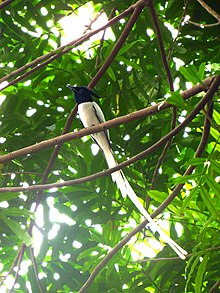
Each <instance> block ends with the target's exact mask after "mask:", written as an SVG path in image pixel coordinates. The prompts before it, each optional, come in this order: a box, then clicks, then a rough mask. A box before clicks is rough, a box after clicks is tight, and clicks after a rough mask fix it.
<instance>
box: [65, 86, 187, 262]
mask: <svg viewBox="0 0 220 293" xmlns="http://www.w3.org/2000/svg"><path fill="white" fill-rule="evenodd" d="M67 87H68V88H70V89H71V90H72V91H73V92H74V96H75V100H76V102H77V104H78V114H79V118H80V120H81V122H82V124H83V126H84V127H85V128H87V127H91V126H94V125H97V124H100V123H102V122H105V117H104V114H103V112H102V110H101V108H100V107H99V105H98V104H97V103H96V102H94V101H93V97H92V96H95V97H97V98H99V96H98V95H96V94H95V93H94V92H93V91H91V90H90V89H88V88H86V87H78V86H75V87H74V86H71V85H69V84H68V85H67ZM91 137H92V138H93V139H94V141H95V142H96V143H97V144H98V146H99V147H100V149H101V150H102V151H103V153H104V156H105V159H106V162H107V164H108V167H109V168H113V167H115V166H116V165H117V162H116V160H115V158H114V155H113V152H112V149H111V145H110V141H109V134H108V131H101V132H98V133H93V134H91ZM111 175H112V180H113V181H114V182H115V183H116V184H117V187H118V188H119V190H120V191H121V194H122V196H123V197H126V195H128V197H129V198H130V200H131V201H132V202H133V204H134V205H135V206H136V208H137V209H138V210H139V211H140V213H141V214H142V215H143V216H144V217H145V218H146V219H147V220H148V222H149V224H150V225H151V226H152V227H153V228H154V229H155V230H156V231H157V232H158V233H159V234H160V236H161V237H162V239H163V240H164V241H166V242H167V243H168V244H169V245H170V247H171V248H172V249H173V250H174V251H175V252H176V253H177V254H178V256H179V257H180V258H182V259H185V258H186V257H185V255H187V252H186V251H185V250H184V249H182V248H181V247H180V246H179V245H178V244H177V243H176V242H175V241H174V240H172V239H171V238H170V237H169V236H168V235H167V234H166V233H165V232H164V231H163V230H162V229H161V228H160V227H159V226H158V225H157V224H156V223H155V222H154V220H153V219H152V218H151V217H150V215H149V213H148V212H147V211H146V209H145V208H144V207H143V205H142V204H141V202H140V201H139V199H138V197H137V195H136V194H135V192H134V190H133V189H132V187H131V185H130V184H129V182H128V181H127V179H126V178H125V176H124V174H123V172H122V171H121V170H119V171H115V172H114V173H112V174H111Z"/></svg>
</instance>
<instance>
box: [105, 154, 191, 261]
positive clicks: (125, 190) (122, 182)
mask: <svg viewBox="0 0 220 293" xmlns="http://www.w3.org/2000/svg"><path fill="white" fill-rule="evenodd" d="M104 155H105V158H106V161H107V164H108V166H109V168H112V167H115V166H116V165H117V162H116V160H115V158H114V156H113V154H112V151H111V150H110V149H109V150H108V151H107V150H105V151H104ZM111 175H112V180H113V181H114V182H115V183H116V184H117V187H118V188H119V190H120V191H121V194H122V196H123V197H125V196H126V195H127V196H128V197H129V198H130V200H131V201H132V202H133V204H134V205H135V206H136V208H137V209H138V210H139V211H140V213H141V214H142V215H143V216H144V217H145V218H146V219H147V220H148V222H149V224H150V225H151V226H152V227H153V228H154V229H155V230H156V231H157V232H158V233H159V234H160V236H161V237H162V239H163V240H164V241H166V242H167V243H168V244H169V245H170V247H171V248H172V249H173V250H174V251H175V252H176V254H177V255H178V256H179V257H180V258H181V259H185V258H186V255H187V251H185V250H184V249H183V248H182V247H180V246H179V245H178V244H177V243H176V242H175V241H174V240H173V239H171V238H170V237H169V236H168V235H167V234H166V233H165V232H164V231H163V230H162V229H161V228H160V227H159V226H158V225H157V224H156V223H155V222H154V220H153V219H152V218H151V216H150V214H149V213H148V212H147V211H146V210H145V208H144V207H143V205H142V204H141V202H140V201H139V199H138V197H137V195H136V194H135V192H134V190H133V188H132V187H131V185H130V184H129V182H128V181H127V179H126V178H125V176H124V174H123V172H122V171H121V170H120V171H116V172H114V173H112V174H111Z"/></svg>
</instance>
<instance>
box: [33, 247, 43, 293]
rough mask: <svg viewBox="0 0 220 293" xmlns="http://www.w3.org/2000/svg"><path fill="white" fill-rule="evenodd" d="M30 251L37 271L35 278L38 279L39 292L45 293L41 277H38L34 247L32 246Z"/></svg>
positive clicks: (35, 271) (36, 271)
mask: <svg viewBox="0 0 220 293" xmlns="http://www.w3.org/2000/svg"><path fill="white" fill-rule="evenodd" d="M30 253H31V260H32V263H33V267H34V273H35V278H36V281H37V285H38V289H39V292H40V293H44V290H43V288H42V285H41V282H40V280H39V277H38V274H39V271H38V267H37V262H36V258H35V256H34V250H33V247H30ZM36 289H37V288H35V290H36Z"/></svg>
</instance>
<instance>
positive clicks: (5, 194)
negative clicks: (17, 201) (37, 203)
mask: <svg viewBox="0 0 220 293" xmlns="http://www.w3.org/2000/svg"><path fill="white" fill-rule="evenodd" d="M19 195H20V192H3V193H1V194H0V202H2V201H8V200H11V199H13V198H16V197H18V196H19Z"/></svg>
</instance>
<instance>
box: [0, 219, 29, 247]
mask: <svg viewBox="0 0 220 293" xmlns="http://www.w3.org/2000/svg"><path fill="white" fill-rule="evenodd" d="M0 217H1V218H2V219H3V221H4V222H5V224H6V225H8V226H9V227H10V229H11V230H12V231H13V232H14V233H15V235H16V236H17V237H18V238H19V239H20V240H21V241H22V242H23V243H24V244H25V245H26V246H30V245H31V244H32V243H33V239H32V237H31V236H30V235H29V234H28V233H27V232H26V231H25V230H23V229H22V228H21V226H20V224H19V223H17V222H15V221H13V220H11V219H6V218H5V217H3V216H2V215H1V216H0Z"/></svg>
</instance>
